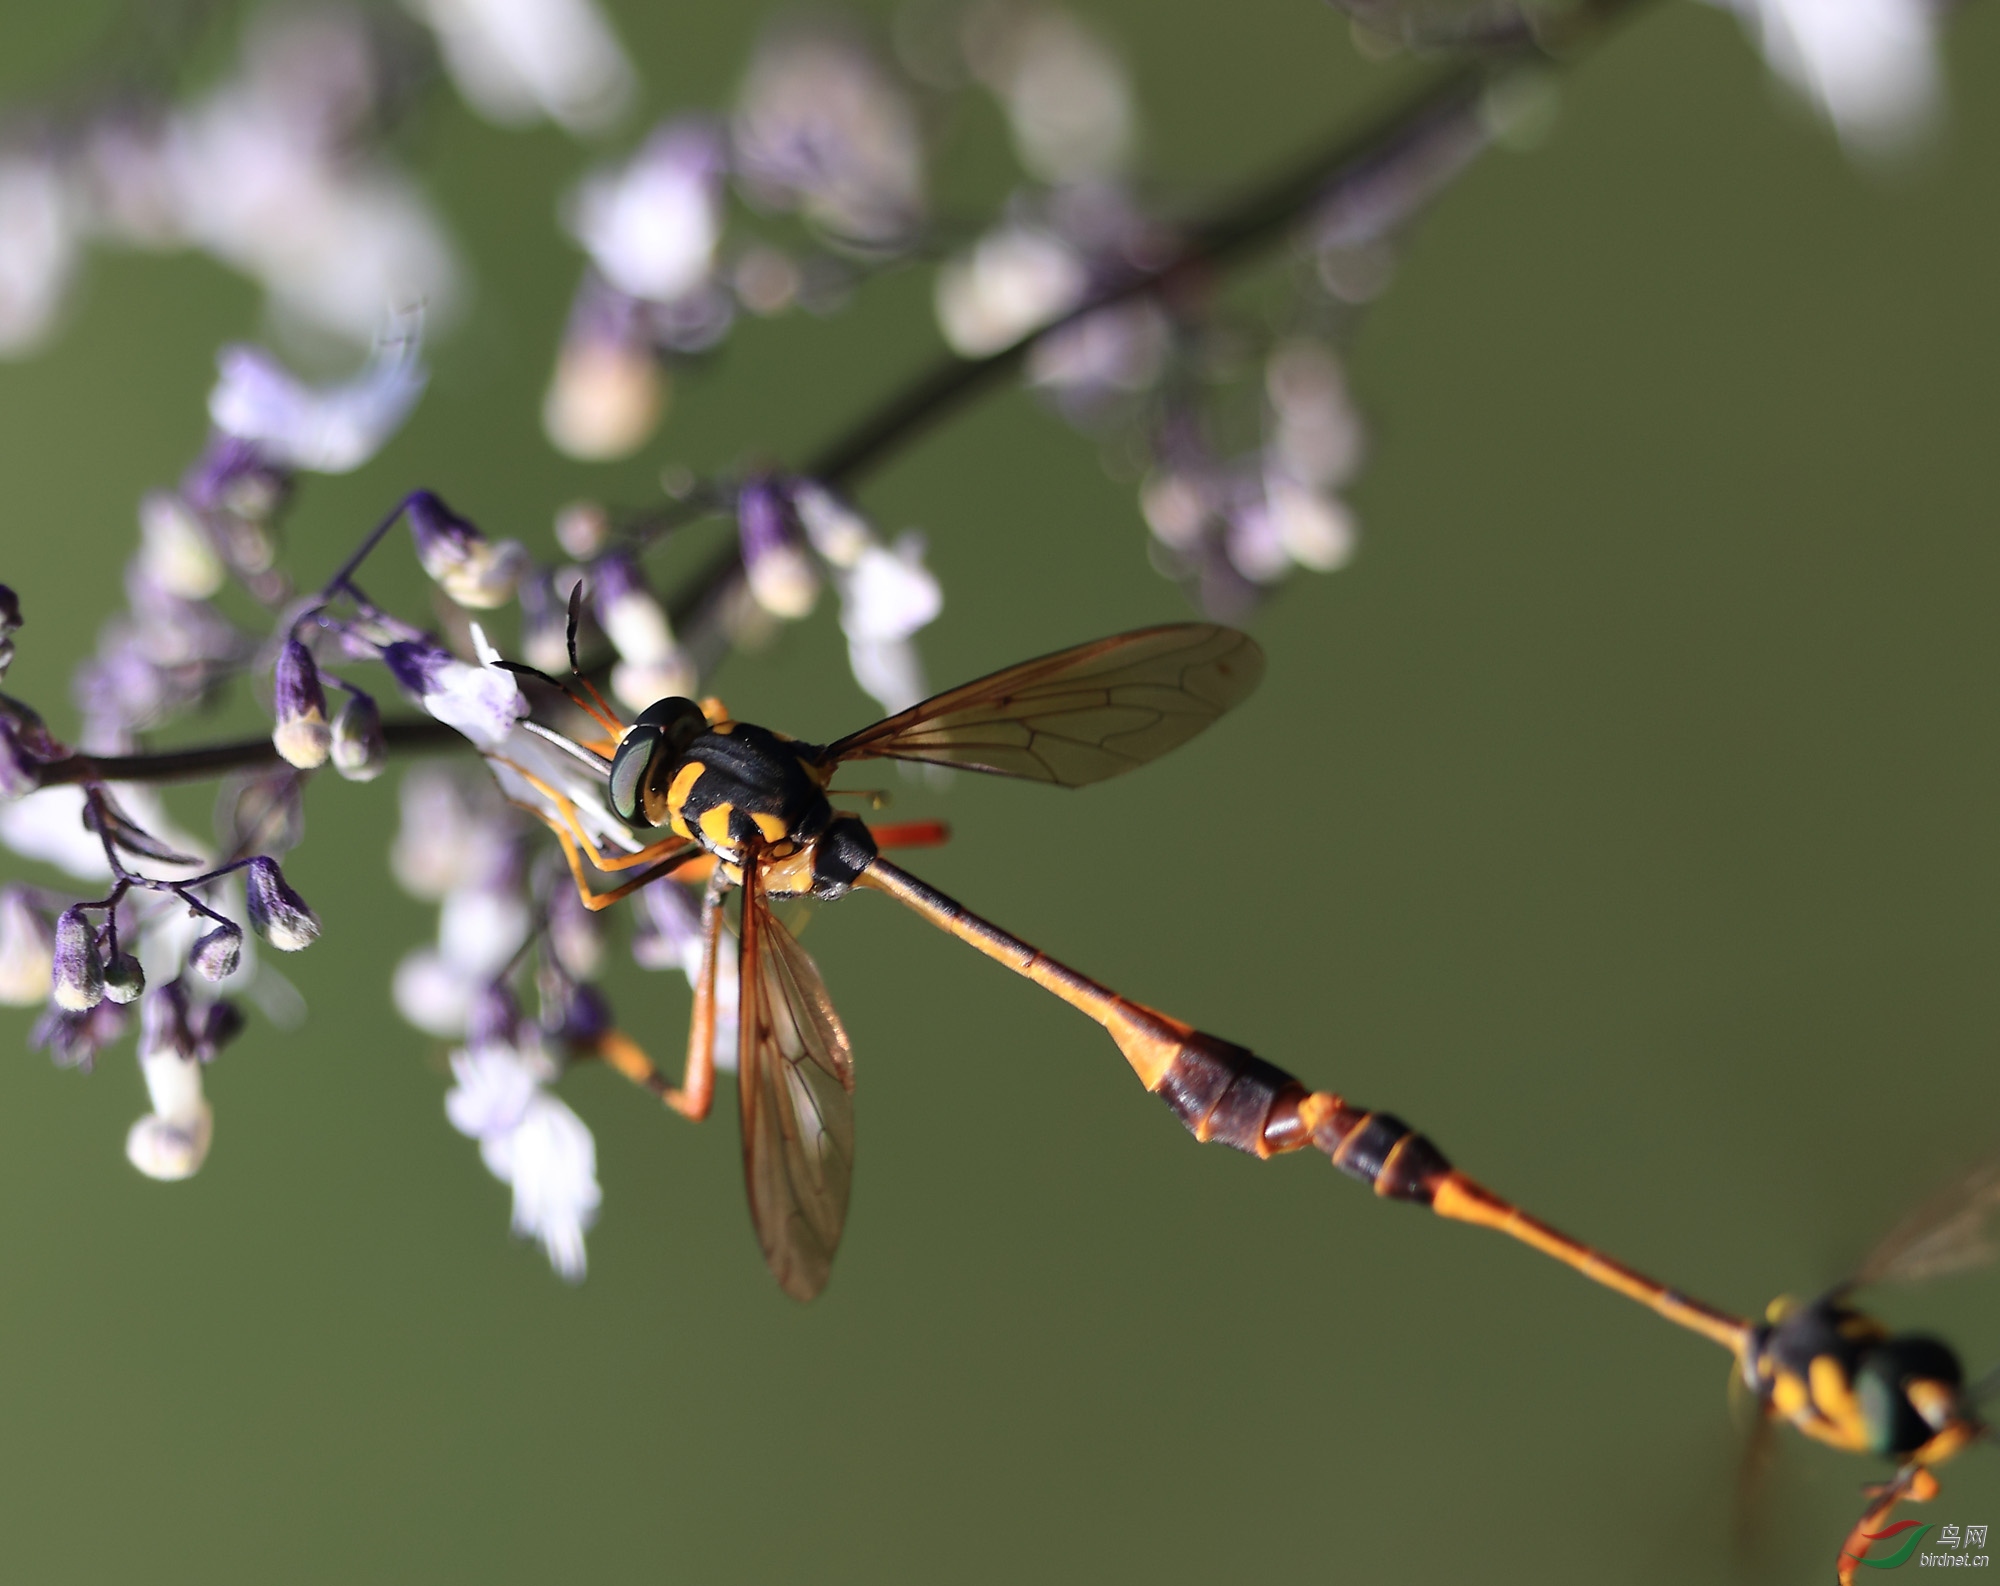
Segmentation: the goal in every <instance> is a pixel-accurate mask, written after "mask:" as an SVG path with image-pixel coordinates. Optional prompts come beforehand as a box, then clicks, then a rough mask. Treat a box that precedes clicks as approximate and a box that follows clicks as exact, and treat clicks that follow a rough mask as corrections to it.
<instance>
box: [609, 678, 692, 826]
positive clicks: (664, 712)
mask: <svg viewBox="0 0 2000 1586" xmlns="http://www.w3.org/2000/svg"><path fill="white" fill-rule="evenodd" d="M707 727H708V718H707V717H706V716H704V715H702V713H701V707H700V706H699V705H697V704H696V703H695V702H694V701H693V700H691V699H681V698H678V697H676V698H673V699H662V700H658V701H655V702H654V703H653V704H651V705H648V706H647V707H646V708H645V709H644V710H642V711H641V712H640V713H639V719H638V720H637V721H635V722H634V723H632V725H631V726H630V727H628V728H627V729H626V731H625V736H624V737H623V738H621V739H620V740H619V742H618V749H617V752H616V753H614V754H613V755H612V757H611V787H610V793H611V808H612V809H613V810H614V811H615V812H616V814H617V816H618V818H619V819H620V820H621V821H623V822H624V823H625V824H626V825H627V826H651V825H654V824H656V822H655V808H654V806H655V805H656V804H657V802H658V801H659V800H661V799H663V798H664V797H665V795H666V788H665V785H664V784H665V783H666V781H667V780H669V779H670V777H671V773H672V768H673V767H674V766H675V765H676V764H678V763H679V761H680V759H681V757H682V756H683V755H684V754H686V753H687V747H688V745H689V744H691V743H693V742H694V741H695V739H696V738H697V737H698V736H700V735H701V733H702V732H704V731H705V730H706V729H707ZM649 795H650V796H649Z"/></svg>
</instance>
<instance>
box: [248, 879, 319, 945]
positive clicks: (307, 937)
mask: <svg viewBox="0 0 2000 1586" xmlns="http://www.w3.org/2000/svg"><path fill="white" fill-rule="evenodd" d="M245 883H246V884H245V888H244V892H245V896H246V898H247V899H248V901H249V905H250V924H251V926H252V927H253V928H254V929H255V930H256V932H257V934H258V935H259V936H261V937H263V938H264V940H265V941H267V942H269V943H270V944H271V945H272V946H273V947H275V948H277V949H278V950H279V951H280V952H283V953H296V952H297V951H299V949H300V948H302V947H310V946H312V944H313V942H314V941H315V940H316V939H317V938H318V936H319V916H318V915H317V914H315V913H313V911H312V910H311V909H309V908H307V907H306V900H305V899H304V898H302V897H300V896H299V895H298V894H297V893H296V892H294V891H293V890H292V889H291V888H290V887H289V886H287V885H286V884H285V876H284V872H283V871H281V870H279V868H278V862H277V861H276V860H275V859H267V858H265V857H263V856H262V855H259V856H258V857H257V858H255V859H253V860H251V861H250V864H249V866H248V868H247V870H246V872H245Z"/></svg>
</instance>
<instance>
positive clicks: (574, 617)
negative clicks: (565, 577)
mask: <svg viewBox="0 0 2000 1586" xmlns="http://www.w3.org/2000/svg"><path fill="white" fill-rule="evenodd" d="M582 619H583V580H582V579H581V578H579V579H578V580H577V581H576V582H575V583H573V584H571V585H570V586H569V627H568V628H567V629H566V630H565V631H564V633H563V642H564V643H565V644H566V645H567V646H568V647H569V669H570V671H571V672H572V673H574V674H575V675H576V676H578V677H581V676H582V675H583V668H582V667H580V666H578V665H577V664H576V625H577V623H578V622H580V621H581V620H582Z"/></svg>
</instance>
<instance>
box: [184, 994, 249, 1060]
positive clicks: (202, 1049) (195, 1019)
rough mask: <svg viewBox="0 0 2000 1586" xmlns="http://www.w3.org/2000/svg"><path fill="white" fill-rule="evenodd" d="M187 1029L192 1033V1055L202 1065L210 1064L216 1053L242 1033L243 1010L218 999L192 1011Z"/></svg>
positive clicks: (221, 998) (225, 999)
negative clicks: (193, 1042)
mask: <svg viewBox="0 0 2000 1586" xmlns="http://www.w3.org/2000/svg"><path fill="white" fill-rule="evenodd" d="M188 1027H189V1029H191V1030H192V1031H193V1033H194V1041H195V1050H194V1055H195V1056H196V1057H198V1058H200V1059H201V1061H202V1062H204V1063H212V1062H214V1061H215V1054H216V1053H217V1052H220V1051H221V1050H222V1049H223V1048H224V1047H225V1046H227V1045H228V1044H229V1043H230V1042H231V1041H233V1040H235V1039H236V1037H237V1036H239V1035H241V1034H242V1033H243V1010H242V1009H241V1008H239V1007H237V1006H236V1004H235V1003H233V1002H231V1001H229V1000H228V999H227V998H225V997H218V998H216V1000H215V1001H213V1002H211V1003H209V1004H208V1005H207V1006H206V1007H198V1008H196V1009H194V1010H193V1011H192V1013H191V1014H190V1015H189V1018H188Z"/></svg>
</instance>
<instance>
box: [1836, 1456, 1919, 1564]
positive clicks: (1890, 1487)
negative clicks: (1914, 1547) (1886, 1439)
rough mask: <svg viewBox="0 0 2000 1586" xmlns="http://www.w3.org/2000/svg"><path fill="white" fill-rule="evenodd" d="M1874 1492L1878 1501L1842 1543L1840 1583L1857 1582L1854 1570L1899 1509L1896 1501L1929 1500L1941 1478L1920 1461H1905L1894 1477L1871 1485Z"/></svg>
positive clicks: (1863, 1515)
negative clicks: (1913, 1463)
mask: <svg viewBox="0 0 2000 1586" xmlns="http://www.w3.org/2000/svg"><path fill="white" fill-rule="evenodd" d="M1871 1493H1872V1496H1873V1498H1874V1500H1875V1501H1874V1502H1873V1503H1871V1504H1869V1506H1868V1508H1867V1510H1866V1511H1865V1512H1864V1513H1863V1514H1862V1516H1861V1518H1860V1519H1859V1520H1856V1521H1855V1522H1854V1529H1853V1530H1852V1531H1849V1532H1848V1533H1847V1540H1846V1541H1845V1542H1843V1543H1841V1545H1840V1563H1839V1565H1838V1572H1839V1580H1840V1586H1854V1572H1855V1571H1856V1570H1858V1569H1859V1568H1860V1567H1861V1563H1862V1560H1863V1559H1864V1558H1866V1556H1867V1553H1868V1548H1869V1545H1870V1544H1871V1543H1872V1542H1874V1541H1875V1540H1876V1539H1877V1538H1879V1537H1880V1536H1881V1534H1882V1530H1883V1528H1884V1527H1885V1526H1886V1525H1887V1524H1888V1520H1889V1516H1890V1515H1892V1514H1894V1513H1895V1512H1896V1505H1897V1504H1899V1503H1929V1502H1930V1501H1931V1499H1933V1498H1935V1497H1936V1496H1937V1495H1938V1479H1937V1477H1935V1476H1933V1475H1932V1474H1931V1473H1930V1472H1929V1471H1928V1470H1926V1469H1924V1467H1923V1466H1921V1465H1905V1466H1904V1467H1903V1468H1902V1469H1901V1470H1899V1471H1897V1472H1896V1475H1895V1478H1894V1479H1893V1480H1891V1481H1887V1482H1884V1483H1883V1484H1882V1485H1881V1486H1880V1487H1876V1488H1873V1489H1871ZM1884 1562H1885V1563H1886V1560H1885V1561H1884Z"/></svg>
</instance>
